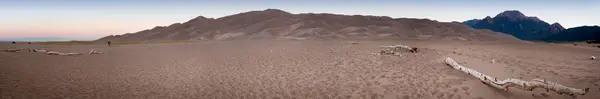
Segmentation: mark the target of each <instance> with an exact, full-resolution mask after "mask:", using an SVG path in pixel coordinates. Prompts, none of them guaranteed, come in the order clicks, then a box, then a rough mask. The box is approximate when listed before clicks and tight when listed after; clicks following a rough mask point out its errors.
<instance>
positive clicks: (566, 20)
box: [0, 0, 600, 39]
mask: <svg viewBox="0 0 600 99" xmlns="http://www.w3.org/2000/svg"><path fill="white" fill-rule="evenodd" d="M268 8H275V9H281V10H284V11H287V12H290V13H295V14H297V13H335V14H347V15H354V14H361V15H377V16H390V17H393V18H428V19H432V20H438V21H441V22H451V21H465V20H469V19H474V18H477V19H481V18H484V17H485V16H492V17H493V16H495V15H496V14H498V13H500V12H502V11H505V10H519V11H521V12H523V13H524V14H525V15H527V16H537V17H538V18H540V19H542V20H544V21H546V22H548V23H554V22H558V23H560V24H562V25H563V26H564V27H565V28H570V27H576V26H583V25H600V0H296V1H291V0H287V1H284V0H214V1H209V0H0V38H22V37H69V38H89V39H97V38H100V37H103V36H107V35H115V34H124V33H133V32H137V31H141V30H145V29H150V28H153V27H155V26H167V25H170V24H173V23H181V22H185V21H188V20H190V19H192V18H195V17H197V16H205V17H212V18H218V17H222V16H227V15H232V14H237V13H241V12H247V11H253V10H264V9H268Z"/></svg>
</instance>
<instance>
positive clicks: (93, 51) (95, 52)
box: [89, 49, 102, 54]
mask: <svg viewBox="0 0 600 99" xmlns="http://www.w3.org/2000/svg"><path fill="white" fill-rule="evenodd" d="M89 54H102V52H98V51H96V50H94V49H92V50H91V51H90V53H89Z"/></svg>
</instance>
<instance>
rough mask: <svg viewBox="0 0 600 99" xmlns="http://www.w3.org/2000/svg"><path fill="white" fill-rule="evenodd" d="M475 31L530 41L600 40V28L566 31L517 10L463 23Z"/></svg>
mask: <svg viewBox="0 0 600 99" xmlns="http://www.w3.org/2000/svg"><path fill="white" fill-rule="evenodd" d="M462 23H463V24H465V25H468V26H470V27H473V28H475V29H488V30H492V31H495V32H501V33H506V34H510V35H513V36H515V37H516V38H519V39H521V40H529V41H552V42H554V41H559V42H561V41H585V40H600V39H598V36H597V35H600V34H598V32H600V31H598V30H600V28H599V27H598V26H582V27H574V28H569V29H565V28H564V27H563V26H562V25H560V24H559V23H552V24H549V23H546V22H544V21H542V20H540V19H539V18H537V17H534V16H525V14H523V13H521V12H520V11H517V10H508V11H504V12H502V13H500V14H498V15H496V16H494V17H490V16H487V17H485V18H483V19H473V20H467V21H464V22H462Z"/></svg>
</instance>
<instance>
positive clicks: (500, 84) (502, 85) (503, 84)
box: [446, 57, 589, 96]
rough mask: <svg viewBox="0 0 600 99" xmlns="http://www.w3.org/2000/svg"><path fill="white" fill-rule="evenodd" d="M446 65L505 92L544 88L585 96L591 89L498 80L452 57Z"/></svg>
mask: <svg viewBox="0 0 600 99" xmlns="http://www.w3.org/2000/svg"><path fill="white" fill-rule="evenodd" d="M446 64H448V65H449V66H452V67H453V68H454V69H457V70H460V71H462V72H464V73H468V74H470V75H471V76H474V77H476V78H479V80H481V81H482V82H483V83H485V84H487V85H490V86H492V87H496V88H498V89H502V90H504V91H508V87H516V88H519V89H523V90H528V91H533V89H535V88H543V89H546V90H547V91H554V92H556V93H558V94H567V95H570V96H574V95H575V94H578V95H585V93H587V92H588V91H589V88H585V89H577V88H571V87H567V86H564V85H561V84H558V83H555V82H550V81H546V80H542V79H533V80H532V81H524V80H521V79H514V78H508V79H505V80H498V79H497V78H494V77H491V76H488V75H485V74H483V73H480V72H477V71H475V70H473V69H469V68H466V67H464V66H461V65H460V64H458V63H456V62H455V61H454V60H452V59H451V58H450V57H448V58H446Z"/></svg>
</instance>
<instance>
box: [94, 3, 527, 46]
mask: <svg viewBox="0 0 600 99" xmlns="http://www.w3.org/2000/svg"><path fill="white" fill-rule="evenodd" d="M378 38H395V39H397V38H425V39H462V40H465V39H466V40H517V39H516V38H514V37H512V36H510V35H506V34H503V33H498V32H493V31H489V30H477V29H473V28H470V27H469V26H466V25H463V24H460V23H450V22H437V21H433V20H428V19H410V18H390V17H386V16H364V15H338V14H326V13H319V14H315V13H303V14H291V13H288V12H285V11H282V10H278V9H267V10H262V11H250V12H244V13H239V14H234V15H230V16H225V17H221V18H217V19H213V18H206V17H203V16H198V17H196V18H194V19H191V20H189V21H187V22H184V23H175V24H172V25H169V26H166V27H163V26H158V27H155V28H152V29H148V30H143V31H139V32H136V33H127V34H123V35H111V36H107V37H103V38H101V39H99V40H97V41H157V40H229V39H378Z"/></svg>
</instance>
